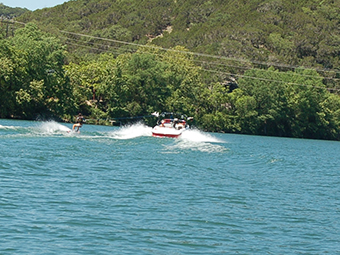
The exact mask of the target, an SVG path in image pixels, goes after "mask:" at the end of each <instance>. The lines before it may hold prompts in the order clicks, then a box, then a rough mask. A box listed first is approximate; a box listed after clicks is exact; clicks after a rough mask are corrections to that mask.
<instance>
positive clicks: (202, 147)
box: [0, 121, 227, 153]
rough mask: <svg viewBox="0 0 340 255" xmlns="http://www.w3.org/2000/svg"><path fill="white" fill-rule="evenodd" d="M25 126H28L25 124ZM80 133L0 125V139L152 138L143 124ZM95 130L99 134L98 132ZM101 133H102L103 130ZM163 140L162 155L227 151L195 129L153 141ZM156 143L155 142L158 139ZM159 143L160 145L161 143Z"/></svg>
mask: <svg viewBox="0 0 340 255" xmlns="http://www.w3.org/2000/svg"><path fill="white" fill-rule="evenodd" d="M27 124H29V125H27ZM83 129H84V131H83V130H82V131H81V133H76V132H72V130H71V129H70V128H69V127H67V126H66V125H65V124H61V123H58V122H56V121H45V122H34V124H33V125H32V123H29V122H27V123H25V125H23V126H10V125H0V137H39V136H51V137H53V136H55V137H73V136H75V137H77V138H80V139H91V140H92V139H95V140H97V141H101V142H105V141H108V140H112V139H114V140H129V139H136V138H139V137H150V139H151V137H152V128H151V127H148V126H146V125H144V124H143V123H138V124H133V125H129V126H123V127H120V128H113V130H112V129H111V128H110V127H94V126H88V128H86V126H85V127H84V128H83ZM98 129H99V130H100V129H101V130H102V131H98ZM104 130H105V131H104ZM152 139H157V140H158V139H164V148H165V152H166V153H179V152H181V151H182V152H183V151H187V150H191V151H201V152H208V153H209V152H224V151H226V150H227V149H226V148H225V146H223V145H222V143H225V142H224V141H221V140H219V139H218V138H217V137H215V136H213V135H211V134H209V133H205V132H202V131H200V130H197V129H188V130H186V131H185V132H183V133H182V135H181V136H180V137H179V138H157V137H152ZM158 141H159V140H158ZM162 144H163V143H162Z"/></svg>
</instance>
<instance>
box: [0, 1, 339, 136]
mask: <svg viewBox="0 0 340 255" xmlns="http://www.w3.org/2000/svg"><path fill="white" fill-rule="evenodd" d="M144 11H145V12H144ZM57 13H59V16H58V15H57ZM339 13H340V7H339V6H337V5H336V3H335V2H333V1H322V2H316V1H303V2H299V3H296V4H291V3H290V2H288V1H283V0H282V1H280V0H275V1H265V2H263V1H251V2H250V3H243V2H242V1H232V2H230V3H228V4H226V3H225V2H224V1H222V2H221V1H188V2H186V3H185V4H179V3H177V1H156V0H155V1H151V2H150V3H149V1H148V4H146V3H144V2H143V3H142V4H137V2H135V1H117V2H107V1H91V0H87V1H85V0H83V1H79V0H78V1H70V2H67V3H64V4H62V5H59V6H56V7H54V8H45V9H42V10H37V11H35V12H30V11H26V12H24V14H22V15H21V16H20V17H19V18H17V21H20V22H24V23H26V25H25V26H23V25H21V24H20V23H15V22H13V20H12V21H6V22H2V23H1V25H2V27H1V31H0V36H1V38H2V39H1V41H0V105H1V107H0V117H1V118H25V119H36V118H55V119H60V120H61V119H62V120H66V121H72V116H74V115H76V114H77V113H78V112H79V111H81V112H82V113H83V114H85V115H86V116H88V117H89V118H91V119H96V120H102V121H105V120H107V121H108V120H115V119H119V118H122V117H133V116H143V115H150V113H152V112H154V111H176V112H178V111H179V112H183V113H186V114H188V115H192V116H194V117H195V119H196V125H197V126H198V127H199V128H202V129H204V130H207V131H214V132H233V133H244V134H259V135H276V136H285V137H303V138H317V139H333V140H339V139H340V133H339V132H340V98H339V95H338V94H339V90H340V82H339V79H340V57H339V56H340V32H339V30H338V26H339V24H340V15H339ZM236 17H237V18H236ZM27 22H28V23H27ZM8 27H10V28H11V29H12V30H11V31H14V32H13V33H12V34H9V33H8ZM6 29H7V30H6ZM6 31H7V32H6ZM145 121H146V122H148V121H149V120H148V119H146V120H145Z"/></svg>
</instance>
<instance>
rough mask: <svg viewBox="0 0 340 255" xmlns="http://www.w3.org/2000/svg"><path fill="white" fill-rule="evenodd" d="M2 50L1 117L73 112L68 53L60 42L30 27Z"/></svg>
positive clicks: (57, 114) (4, 42)
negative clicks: (67, 75)
mask: <svg viewBox="0 0 340 255" xmlns="http://www.w3.org/2000/svg"><path fill="white" fill-rule="evenodd" d="M0 48H1V50H0V59H1V65H0V68H1V69H2V70H3V71H2V72H1V74H2V75H1V76H0V84H1V87H0V92H1V95H2V96H3V100H1V104H2V105H1V108H4V109H2V111H1V117H9V116H11V115H12V116H13V115H14V116H16V115H18V116H23V117H25V118H33V117H35V116H37V115H42V116H43V115H46V114H54V115H56V116H61V115H63V114H67V113H68V111H70V110H71V108H72V107H71V105H72V102H73V99H72V98H68V95H69V94H70V89H71V88H70V87H69V85H68V84H67V80H66V79H65V77H64V71H63V65H64V60H65V52H64V49H63V47H62V45H61V44H60V42H59V40H57V39H56V38H54V37H51V36H49V35H47V34H45V33H43V32H41V31H40V30H39V29H38V28H37V27H36V26H35V25H33V24H28V25H26V27H25V28H23V29H20V30H17V32H16V35H15V36H14V37H12V38H9V39H7V40H5V41H3V42H2V44H1V47H0Z"/></svg>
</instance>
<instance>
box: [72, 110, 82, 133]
mask: <svg viewBox="0 0 340 255" xmlns="http://www.w3.org/2000/svg"><path fill="white" fill-rule="evenodd" d="M76 122H77V123H75V124H74V125H73V127H72V130H75V129H76V128H77V130H76V132H78V131H79V128H81V127H82V126H83V124H84V122H85V118H84V116H83V115H82V114H81V113H79V114H78V116H77V120H76Z"/></svg>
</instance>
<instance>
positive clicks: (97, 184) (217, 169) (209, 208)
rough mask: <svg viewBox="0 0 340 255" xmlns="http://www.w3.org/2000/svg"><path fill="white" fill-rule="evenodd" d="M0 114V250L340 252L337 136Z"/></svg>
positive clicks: (339, 153)
mask: <svg viewBox="0 0 340 255" xmlns="http://www.w3.org/2000/svg"><path fill="white" fill-rule="evenodd" d="M71 126H72V125H71V124H60V123H57V122H28V121H13V120H0V155H1V156H0V254H340V238H339V233H340V159H339V158H340V157H339V155H340V143H339V142H332V141H316V140H301V139H286V138H274V137H258V136H246V135H231V134H213V133H204V132H201V131H198V130H190V131H187V132H185V133H183V136H182V137H181V138H179V139H171V138H155V137H152V136H151V128H150V127H146V126H144V125H142V124H137V125H133V126H128V127H122V128H117V127H104V126H91V125H84V126H83V127H82V128H81V133H72V132H70V133H68V132H67V131H70V128H71Z"/></svg>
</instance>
